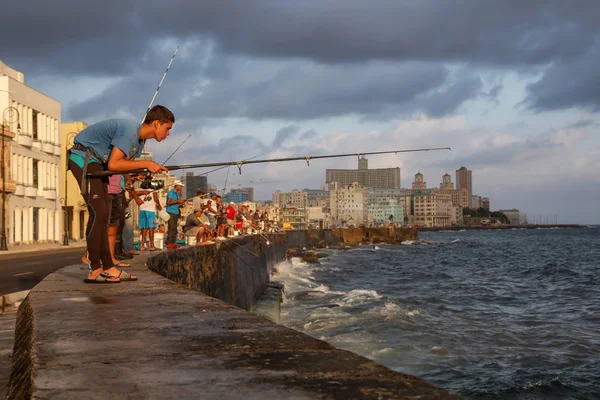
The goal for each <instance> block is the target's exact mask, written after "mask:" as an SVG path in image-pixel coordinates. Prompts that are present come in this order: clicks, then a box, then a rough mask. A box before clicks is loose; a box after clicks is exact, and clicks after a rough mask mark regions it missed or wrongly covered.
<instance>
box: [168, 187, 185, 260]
mask: <svg viewBox="0 0 600 400" xmlns="http://www.w3.org/2000/svg"><path fill="white" fill-rule="evenodd" d="M182 188H183V183H181V181H175V182H174V183H173V189H171V190H169V193H167V212H168V213H169V217H170V218H169V221H168V229H167V240H166V243H167V249H177V248H179V245H178V244H177V243H176V242H177V232H178V231H177V226H178V225H179V216H180V215H181V211H180V210H179V208H180V207H182V206H183V205H184V203H185V200H183V199H182V198H181V189H182Z"/></svg>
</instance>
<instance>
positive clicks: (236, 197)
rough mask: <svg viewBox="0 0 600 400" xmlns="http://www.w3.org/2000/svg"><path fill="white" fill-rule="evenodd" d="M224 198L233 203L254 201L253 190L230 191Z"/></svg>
mask: <svg viewBox="0 0 600 400" xmlns="http://www.w3.org/2000/svg"><path fill="white" fill-rule="evenodd" d="M225 197H226V198H227V200H229V201H233V202H234V203H242V202H244V201H254V188H240V189H231V190H230V191H229V193H227V194H226V195H225Z"/></svg>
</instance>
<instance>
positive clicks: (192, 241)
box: [185, 236, 198, 246]
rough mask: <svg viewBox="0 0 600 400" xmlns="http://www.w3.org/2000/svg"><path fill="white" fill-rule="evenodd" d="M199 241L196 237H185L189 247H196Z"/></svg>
mask: <svg viewBox="0 0 600 400" xmlns="http://www.w3.org/2000/svg"><path fill="white" fill-rule="evenodd" d="M197 241H198V239H197V238H196V236H186V237H185V244H187V245H188V246H195V245H196V242H197Z"/></svg>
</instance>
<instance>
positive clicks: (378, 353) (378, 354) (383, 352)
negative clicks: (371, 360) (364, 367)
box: [371, 347, 394, 357]
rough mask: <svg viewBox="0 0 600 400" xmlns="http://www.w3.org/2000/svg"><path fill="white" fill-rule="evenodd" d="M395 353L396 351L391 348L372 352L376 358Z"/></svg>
mask: <svg viewBox="0 0 600 400" xmlns="http://www.w3.org/2000/svg"><path fill="white" fill-rule="evenodd" d="M393 351H394V349H392V348H391V347H386V348H384V349H380V350H373V351H372V352H371V355H373V356H374V357H377V356H385V355H388V354H391V353H392V352H393Z"/></svg>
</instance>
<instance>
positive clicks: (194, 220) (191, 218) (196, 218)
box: [183, 209, 206, 244]
mask: <svg viewBox="0 0 600 400" xmlns="http://www.w3.org/2000/svg"><path fill="white" fill-rule="evenodd" d="M201 217H202V210H201V209H199V210H194V212H191V213H190V214H189V215H188V216H187V218H186V219H185V226H184V227H183V232H185V236H188V237H190V236H191V237H196V244H200V241H201V239H202V237H203V236H204V234H205V231H206V226H205V225H204V224H203V223H202V222H200V218H201Z"/></svg>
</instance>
